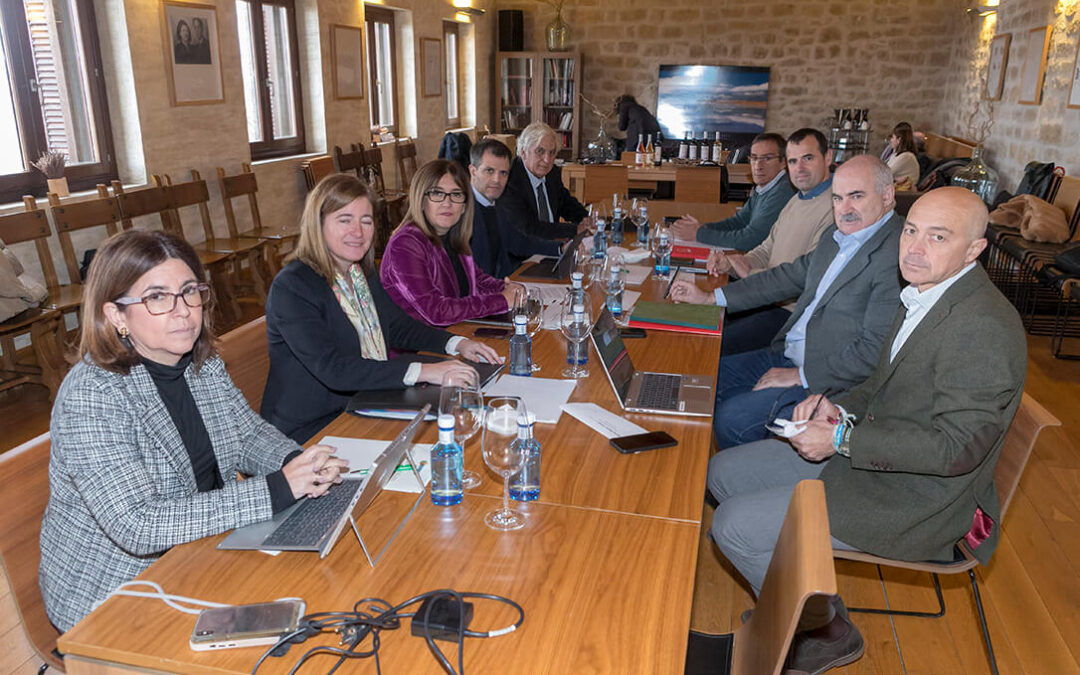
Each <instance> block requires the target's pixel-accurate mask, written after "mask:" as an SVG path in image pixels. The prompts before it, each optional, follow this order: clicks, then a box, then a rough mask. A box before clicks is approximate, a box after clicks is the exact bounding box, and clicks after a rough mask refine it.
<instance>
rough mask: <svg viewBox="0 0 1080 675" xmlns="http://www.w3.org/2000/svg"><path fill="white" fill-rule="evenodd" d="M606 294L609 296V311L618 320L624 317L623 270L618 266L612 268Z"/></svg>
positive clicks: (605, 287)
mask: <svg viewBox="0 0 1080 675" xmlns="http://www.w3.org/2000/svg"><path fill="white" fill-rule="evenodd" d="M604 292H605V294H606V295H607V308H608V310H609V311H610V312H611V315H612V316H613V317H615V318H616V319H618V318H619V317H620V316H622V298H623V279H622V270H621V269H620V268H619V267H618V266H616V265H612V266H611V271H610V272H609V273H608V279H607V283H606V284H604Z"/></svg>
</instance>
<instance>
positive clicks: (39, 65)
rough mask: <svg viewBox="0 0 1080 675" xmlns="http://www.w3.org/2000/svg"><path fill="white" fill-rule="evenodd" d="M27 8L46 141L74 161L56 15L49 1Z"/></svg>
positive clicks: (28, 3)
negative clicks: (54, 19)
mask: <svg viewBox="0 0 1080 675" xmlns="http://www.w3.org/2000/svg"><path fill="white" fill-rule="evenodd" d="M23 5H24V7H25V8H26V27H27V30H28V31H29V33H30V49H31V51H32V52H33V54H34V70H35V72H36V75H37V84H38V97H39V98H40V99H41V116H42V118H43V121H44V123H45V138H46V139H47V141H48V144H49V150H52V151H54V152H63V153H65V154H67V155H68V157H69V160H71V159H73V158H72V153H71V148H70V147H69V137H70V134H69V132H68V129H69V128H70V123H69V121H68V119H67V114H66V112H65V111H66V110H67V106H66V105H65V100H64V98H65V92H64V90H63V88H62V87H61V86H60V83H61V81H62V79H63V64H62V63H61V62H60V49H59V44H58V42H59V41H58V40H57V39H56V33H55V30H54V29H53V26H52V12H51V10H50V8H49V6H48V3H47V2H46V1H45V0H23Z"/></svg>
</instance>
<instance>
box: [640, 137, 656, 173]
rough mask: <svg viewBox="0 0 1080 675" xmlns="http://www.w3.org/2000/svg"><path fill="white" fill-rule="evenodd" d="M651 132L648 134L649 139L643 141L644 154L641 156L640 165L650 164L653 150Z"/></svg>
mask: <svg viewBox="0 0 1080 675" xmlns="http://www.w3.org/2000/svg"><path fill="white" fill-rule="evenodd" d="M654 151H655V148H653V144H652V134H649V140H647V141H646V142H645V154H644V155H642V156H641V166H649V165H650V164H652V158H653V152H654Z"/></svg>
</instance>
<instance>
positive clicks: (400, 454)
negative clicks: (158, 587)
mask: <svg viewBox="0 0 1080 675" xmlns="http://www.w3.org/2000/svg"><path fill="white" fill-rule="evenodd" d="M430 408H431V406H430V405H425V406H424V407H423V408H421V409H420V411H419V412H417V413H416V416H414V417H413V418H412V420H411V421H410V422H409V424H408V425H407V426H406V427H405V428H404V429H402V430H401V433H399V434H398V435H397V438H395V439H394V440H393V441H391V442H390V445H388V446H387V447H386V449H385V450H383V451H382V453H381V454H380V455H379V456H378V457H376V458H375V463H374V464H372V466H371V469H370V470H369V471H368V473H367V475H366V476H363V477H357V478H350V477H349V476H344V477H343V480H342V481H341V483H340V484H339V485H334V486H333V487H331V488H330V489H329V490H327V492H326V494H324V495H323V496H321V497H319V498H318V499H301V500H300V501H298V502H297V503H295V504H293V505H292V506H290V507H289V508H287V509H285V510H284V511H282V512H281V513H278V514H277V515H275V516H274V517H273V518H272V519H270V520H264V521H263V522H261V523H252V524H251V525H247V526H245V527H239V528H237V529H235V530H233V531H232V533H231V534H229V536H227V537H225V539H224V540H222V542H221V543H220V544H218V546H217V547H218V549H221V550H241V551H248V550H256V549H258V550H264V551H318V552H319V557H320V558H325V557H326V556H327V555H329V554H330V550H331V549H333V547H334V543H335V542H337V540H338V537H339V536H340V535H341V530H342V529H344V527H345V523H347V522H348V521H349V516H350V515H353V514H355V515H360V514H361V513H363V512H364V509H366V508H367V507H368V506H370V505H371V502H372V501H374V500H375V497H376V496H378V494H379V493H380V492H381V491H382V489H383V486H384V485H386V483H387V481H389V480H390V478H391V477H392V476H393V475H394V470H395V469H396V468H397V466H398V465H399V464H400V463H401V460H402V459H403V458H404V457H405V455H406V450H408V449H409V446H410V444H411V443H412V439H413V437H414V436H416V430H417V429H418V428H419V427H420V422H422V421H423V420H424V416H425V415H426V414H427V412H428V410H429V409H430ZM410 463H411V459H410ZM413 471H416V468H415V465H414V468H413ZM417 478H418V479H419V476H417Z"/></svg>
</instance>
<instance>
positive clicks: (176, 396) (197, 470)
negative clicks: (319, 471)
mask: <svg viewBox="0 0 1080 675" xmlns="http://www.w3.org/2000/svg"><path fill="white" fill-rule="evenodd" d="M142 363H143V365H144V366H146V371H147V372H148V373H149V374H150V379H152V380H153V381H154V386H155V387H157V390H158V394H159V395H160V396H161V402H162V403H164V404H165V409H166V410H167V411H169V417H171V418H172V421H173V424H175V425H176V430H177V432H179V434H180V440H181V441H182V442H183V443H184V449H185V450H187V454H188V458H189V459H190V460H191V469H192V471H193V472H194V474H195V485H196V488H197V489H198V491H199V492H209V491H211V490H218V489H221V488H222V487H224V486H225V483H224V481H222V479H221V470H220V468H219V467H218V461H217V456H216V455H215V454H214V446H213V445H212V444H211V442H210V434H209V433H207V431H206V424H205V423H203V419H202V415H201V414H200V413H199V408H198V406H196V405H195V398H194V397H193V396H192V395H191V388H190V387H188V383H187V380H186V379H185V378H184V372H185V371H186V370H187V367H188V365H190V364H191V354H185V355H184V356H183V358H181V359H180V361H179V363H177V364H176V365H175V366H167V365H165V364H162V363H157V362H156V361H151V360H149V359H143V360H142ZM298 454H300V452H299V451H296V452H293V453H290V454H289V456H288V457H286V458H285V463H288V462H289V460H291V459H292V458H293V457H295V456H296V455H298ZM266 485H267V487H268V488H269V490H270V504H271V507H272V508H273V511H274V513H277V512H278V511H282V510H284V509H286V508H288V507H289V506H290V505H291V504H292V503H293V502H295V501H296V500H295V499H294V498H293V495H292V490H291V489H290V488H289V482H288V481H287V480H286V479H285V474H284V472H282V471H281V470H280V469H279V470H277V471H275V472H273V473H271V474H268V475H267V477H266Z"/></svg>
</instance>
